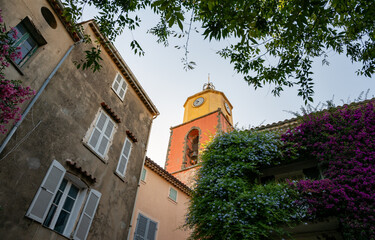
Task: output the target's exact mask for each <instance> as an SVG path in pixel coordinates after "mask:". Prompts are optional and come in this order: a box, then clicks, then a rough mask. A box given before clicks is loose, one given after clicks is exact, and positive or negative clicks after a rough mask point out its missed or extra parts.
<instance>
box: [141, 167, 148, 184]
mask: <svg viewBox="0 0 375 240" xmlns="http://www.w3.org/2000/svg"><path fill="white" fill-rule="evenodd" d="M146 172H147V170H146V169H145V168H143V169H142V173H141V180H142V181H144V182H145V181H146Z"/></svg>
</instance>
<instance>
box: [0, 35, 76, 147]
mask: <svg viewBox="0 0 375 240" xmlns="http://www.w3.org/2000/svg"><path fill="white" fill-rule="evenodd" d="M82 41H83V40H82V39H81V40H80V41H78V42H76V43H74V44H73V45H72V46H70V48H69V49H68V51H67V52H66V53H65V55H64V56H63V58H62V59H61V60H60V62H59V63H58V64H57V66H56V67H55V68H54V69H53V71H52V72H51V74H50V75H49V76H48V78H47V79H46V80H45V81H44V83H43V85H42V87H41V88H40V89H39V91H38V92H37V94H36V95H35V97H34V98H33V99H32V100H31V102H30V103H29V105H28V106H27V108H26V110H25V111H24V112H23V114H22V116H21V120H19V121H18V122H17V123H16V124H15V125H14V126H13V128H12V130H11V131H10V132H9V134H8V136H7V137H6V138H5V140H4V142H3V143H2V144H1V147H0V153H2V152H3V150H4V148H5V147H6V145H7V144H8V143H9V141H10V139H11V138H12V136H13V134H14V133H15V132H16V130H17V129H18V127H19V126H20V125H21V123H22V121H23V120H24V119H25V117H26V115H27V114H28V113H29V111H30V109H31V108H32V107H33V106H34V104H35V102H36V100H38V98H39V97H40V95H41V94H42V92H43V91H44V89H45V88H46V86H47V85H48V83H49V82H50V81H51V79H52V77H53V76H54V75H55V73H56V72H57V70H58V69H59V68H60V67H61V65H62V63H63V62H64V61H65V59H66V58H67V57H68V55H69V54H70V52H71V51H72V50H73V48H74V47H75V46H76V45H77V44H79V43H81V42H82Z"/></svg>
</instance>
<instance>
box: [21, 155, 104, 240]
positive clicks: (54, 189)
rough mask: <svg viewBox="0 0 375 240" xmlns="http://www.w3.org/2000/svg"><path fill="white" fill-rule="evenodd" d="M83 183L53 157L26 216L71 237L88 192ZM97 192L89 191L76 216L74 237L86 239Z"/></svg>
mask: <svg viewBox="0 0 375 240" xmlns="http://www.w3.org/2000/svg"><path fill="white" fill-rule="evenodd" d="M73 181H74V182H73ZM82 186H85V184H84V183H83V182H82V181H81V180H79V179H78V178H74V179H73V178H72V175H71V174H68V173H66V170H65V168H64V167H63V166H62V165H61V164H60V163H59V162H58V161H56V160H54V161H53V162H52V164H51V166H50V168H49V169H48V171H47V174H46V176H45V177H44V179H43V182H42V184H41V186H40V188H39V189H38V192H37V194H36V195H35V197H34V199H33V201H32V203H31V205H30V208H29V210H28V211H27V213H26V216H27V217H29V218H31V219H33V220H35V221H37V222H39V223H42V224H43V225H44V226H46V227H48V228H50V229H52V230H54V231H56V232H58V233H60V234H62V235H64V236H66V237H70V236H71V233H72V231H73V228H74V224H75V222H76V221H77V219H78V217H79V216H78V212H80V209H81V207H82V205H83V202H84V199H85V195H86V192H87V191H86V188H84V189H83V188H82ZM100 196H101V194H100V192H98V191H96V190H91V191H90V193H89V195H88V197H87V200H86V203H85V205H84V208H83V210H82V214H81V217H80V218H79V221H78V224H77V227H76V230H75V234H74V239H77V240H85V239H86V237H87V234H88V231H89V229H90V226H91V222H92V220H93V217H94V215H95V212H96V209H97V206H98V204H99V200H100ZM68 226H69V227H68Z"/></svg>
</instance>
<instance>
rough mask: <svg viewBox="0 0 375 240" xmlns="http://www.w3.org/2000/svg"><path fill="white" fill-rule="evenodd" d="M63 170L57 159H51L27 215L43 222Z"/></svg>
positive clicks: (63, 172)
mask: <svg viewBox="0 0 375 240" xmlns="http://www.w3.org/2000/svg"><path fill="white" fill-rule="evenodd" d="M65 172H66V170H65V168H64V167H63V166H62V165H61V164H60V163H59V162H58V161H56V160H53V162H52V164H51V166H50V167H49V169H48V171H47V174H46V176H45V177H44V179H43V182H42V184H41V185H40V187H39V189H38V192H37V193H36V195H35V197H34V200H33V201H32V203H31V205H30V208H29V210H28V211H27V213H26V216H27V217H29V218H31V219H33V220H35V221H37V222H40V223H42V222H43V220H44V218H45V217H46V215H47V210H48V207H49V206H50V204H51V202H52V200H53V198H54V196H55V194H56V192H57V191H58V187H59V186H60V184H61V182H62V180H63V178H64V175H65Z"/></svg>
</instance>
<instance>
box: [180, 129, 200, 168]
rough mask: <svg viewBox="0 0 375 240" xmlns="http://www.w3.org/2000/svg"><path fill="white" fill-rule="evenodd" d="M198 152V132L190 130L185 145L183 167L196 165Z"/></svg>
mask: <svg viewBox="0 0 375 240" xmlns="http://www.w3.org/2000/svg"><path fill="white" fill-rule="evenodd" d="M198 150H199V130H198V129H193V130H191V131H190V132H189V133H188V135H187V138H186V144H185V164H184V166H185V167H190V166H192V165H195V164H197V160H198Z"/></svg>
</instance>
